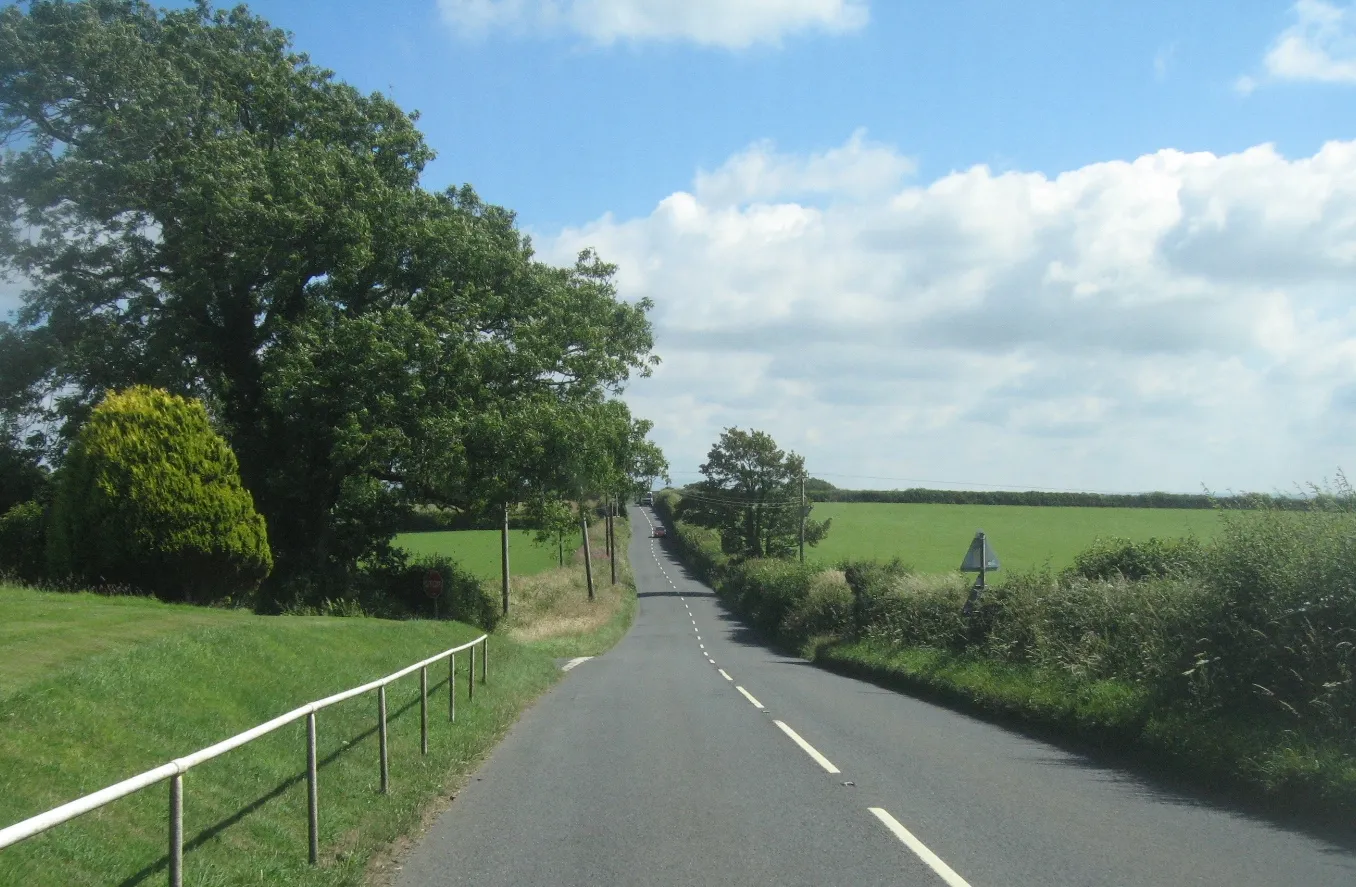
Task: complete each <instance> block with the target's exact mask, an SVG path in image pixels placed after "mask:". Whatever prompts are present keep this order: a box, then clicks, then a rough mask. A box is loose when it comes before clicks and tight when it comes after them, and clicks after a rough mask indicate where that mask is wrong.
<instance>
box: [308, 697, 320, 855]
mask: <svg viewBox="0 0 1356 887" xmlns="http://www.w3.org/2000/svg"><path fill="white" fill-rule="evenodd" d="M315 758H316V755H315V712H311V713H310V714H308V715H307V716H306V826H307V832H308V834H309V837H310V844H311V853H310V857H311V865H316V864H317V863H319V862H320V791H319V787H318V786H317V785H316V777H317V773H316V765H315Z"/></svg>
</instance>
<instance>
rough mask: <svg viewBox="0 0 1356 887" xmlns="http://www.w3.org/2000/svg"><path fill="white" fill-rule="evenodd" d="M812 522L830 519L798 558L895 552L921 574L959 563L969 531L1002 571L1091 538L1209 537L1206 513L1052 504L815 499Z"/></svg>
mask: <svg viewBox="0 0 1356 887" xmlns="http://www.w3.org/2000/svg"><path fill="white" fill-rule="evenodd" d="M812 516H813V517H814V519H815V520H823V519H824V518H826V517H827V518H832V519H833V525H832V526H831V528H830V529H829V535H828V537H827V538H826V539H825V540H824V541H823V542H821V543H820V544H819V545H817V546H815V547H813V548H810V549H807V550H806V558H807V559H809V560H814V561H816V562H819V563H836V562H838V561H840V560H843V559H847V558H854V559H855V558H863V559H875V560H889V559H891V558H894V557H898V558H900V559H901V560H902V561H904V562H905V563H906V564H909V565H911V566H912V567H913V568H914V569H916V570H918V571H920V572H924V573H942V572H949V571H952V570H955V569H956V568H957V567H959V566H960V562H961V558H963V557H964V556H965V552H966V549H967V548H969V545H970V541H971V540H972V539H974V536H975V531H976V530H983V531H984V532H985V534H986V535H987V536H988V539H989V544H990V545H992V546H993V549H994V551H995V552H996V553H997V555H998V559H999V561H1000V562H1001V563H1002V566H1003V570H1021V569H1027V568H1030V567H1039V566H1041V565H1043V564H1045V563H1047V562H1048V563H1049V564H1050V566H1051V567H1052V568H1053V569H1056V570H1058V569H1061V568H1063V567H1066V566H1068V565H1070V564H1071V563H1073V558H1074V555H1076V554H1077V553H1078V552H1079V551H1081V550H1083V549H1084V548H1086V547H1087V546H1088V545H1089V544H1090V543H1091V542H1092V541H1093V540H1094V539H1096V538H1097V537H1098V536H1122V537H1125V538H1128V539H1148V538H1149V537H1151V536H1157V537H1159V538H1163V537H1172V538H1176V537H1179V536H1184V535H1188V534H1193V533H1194V534H1195V535H1196V536H1197V537H1198V538H1200V539H1201V540H1203V541H1204V540H1205V539H1208V538H1210V537H1211V536H1212V535H1213V534H1214V533H1215V530H1216V528H1217V527H1218V525H1219V515H1218V513H1217V512H1214V511H1203V510H1188V509H1175V508H1056V507H1036V506H1025V505H926V504H892V503H875V502H821V503H818V504H816V505H815V506H814V511H813V512H812Z"/></svg>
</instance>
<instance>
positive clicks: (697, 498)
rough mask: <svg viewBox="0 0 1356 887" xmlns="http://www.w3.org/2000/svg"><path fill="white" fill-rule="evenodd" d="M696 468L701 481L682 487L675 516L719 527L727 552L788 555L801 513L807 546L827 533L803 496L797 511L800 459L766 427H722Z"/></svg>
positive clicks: (826, 525)
mask: <svg viewBox="0 0 1356 887" xmlns="http://www.w3.org/2000/svg"><path fill="white" fill-rule="evenodd" d="M701 473H702V475H703V477H704V478H705V479H704V480H702V481H700V482H698V483H695V484H692V485H690V486H688V487H686V488H684V489H683V491H682V500H681V501H680V503H679V506H678V516H679V517H680V518H681V519H682V520H685V521H688V522H689V523H694V524H697V525H698V526H704V527H713V528H715V529H717V530H719V531H720V539H721V547H722V548H723V549H724V551H725V553H726V554H733V555H738V556H743V557H790V556H791V555H792V554H793V553H794V552H795V551H796V549H797V547H798V544H799V540H800V522H801V516H802V513H803V514H804V516H805V544H806V545H815V544H818V543H819V542H820V540H822V539H823V538H824V537H825V536H826V535H828V532H829V521H813V520H810V519H809V514H810V509H811V508H812V507H813V506H812V505H811V504H810V503H809V502H808V501H807V502H806V503H805V505H804V511H803V512H802V505H801V488H800V484H801V479H802V478H804V477H805V459H804V458H803V457H801V456H798V455H796V454H795V453H788V452H784V451H783V450H781V449H779V448H778V447H777V443H776V441H774V440H773V439H772V437H771V435H769V434H767V433H765V432H762V431H755V430H752V429H751V430H749V431H743V430H741V429H738V428H727V429H725V430H724V431H723V432H721V435H720V439H719V440H718V441H716V443H715V444H714V445H713V446H712V447H711V450H710V452H709V453H707V456H706V462H705V463H704V464H703V465H702V466H701Z"/></svg>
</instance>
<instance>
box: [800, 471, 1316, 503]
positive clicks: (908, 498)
mask: <svg viewBox="0 0 1356 887" xmlns="http://www.w3.org/2000/svg"><path fill="white" fill-rule="evenodd" d="M805 489H806V493H807V495H808V496H809V498H811V499H813V500H814V501H816V502H892V503H920V504H928V505H1047V506H1079V507H1083V508H1257V507H1262V506H1266V507H1270V508H1277V509H1281V510H1289V511H1303V510H1306V509H1308V508H1309V507H1311V506H1312V505H1313V504H1314V503H1315V501H1316V499H1317V498H1322V494H1316V495H1315V496H1298V495H1296V496H1276V495H1268V494H1266V493H1249V494H1245V495H1238V496H1212V495H1210V494H1209V493H1052V492H1045V491H1041V490H1027V491H1025V492H1018V491H999V490H929V489H925V488H922V487H913V488H910V489H907V490H840V489H838V488H837V487H835V486H833V484H830V483H829V482H828V481H824V480H820V479H818V478H812V479H810V480H809V481H806V484H805Z"/></svg>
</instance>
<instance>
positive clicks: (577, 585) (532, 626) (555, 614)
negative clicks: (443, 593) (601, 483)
mask: <svg viewBox="0 0 1356 887" xmlns="http://www.w3.org/2000/svg"><path fill="white" fill-rule="evenodd" d="M615 526H616V532H617V583H616V584H615V585H613V584H612V581H611V580H612V575H611V565H610V564H609V562H608V560H607V554H606V546H605V544H604V539H605V533H606V531H605V529H604V526H603V524H602V523H598V524H595V525H594V526H593V527H591V528H590V529H589V548H590V550H591V552H592V554H593V585H594V600H593V601H589V599H588V585H587V580H586V576H585V573H584V547H583V546H582V545H581V546H579V548H578V549H577V550H576V551H575V552H574V553H573V555H572V556H571V559H570V563H569V564H568V565H567V566H565V567H563V568H556V569H552V570H547V571H545V572H542V573H537V574H535V575H532V576H520V577H515V578H514V581H513V584H512V587H511V588H510V604H509V613H508V616H506V617H505V618H504V621H503V622H502V623H501V624H500V626H499V631H500V632H501V633H504V634H507V635H508V636H509V637H510V638H512V639H514V640H515V641H518V642H520V643H523V644H526V645H527V646H529V647H531V648H532V649H534V650H538V651H540V652H542V653H545V654H546V655H549V656H554V657H567V656H569V657H573V656H596V655H598V654H599V653H602V652H603V651H605V650H607V649H609V648H610V647H612V645H613V644H615V643H617V641H619V640H621V638H622V635H624V634H626V630H627V629H628V628H630V627H631V620H632V619H633V618H634V617H635V611H636V583H635V578H634V576H633V575H632V573H631V565H630V562H629V561H628V560H627V557H626V551H627V546H628V543H629V542H630V539H631V525H630V522H629V521H626V520H617V521H616V523H615Z"/></svg>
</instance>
